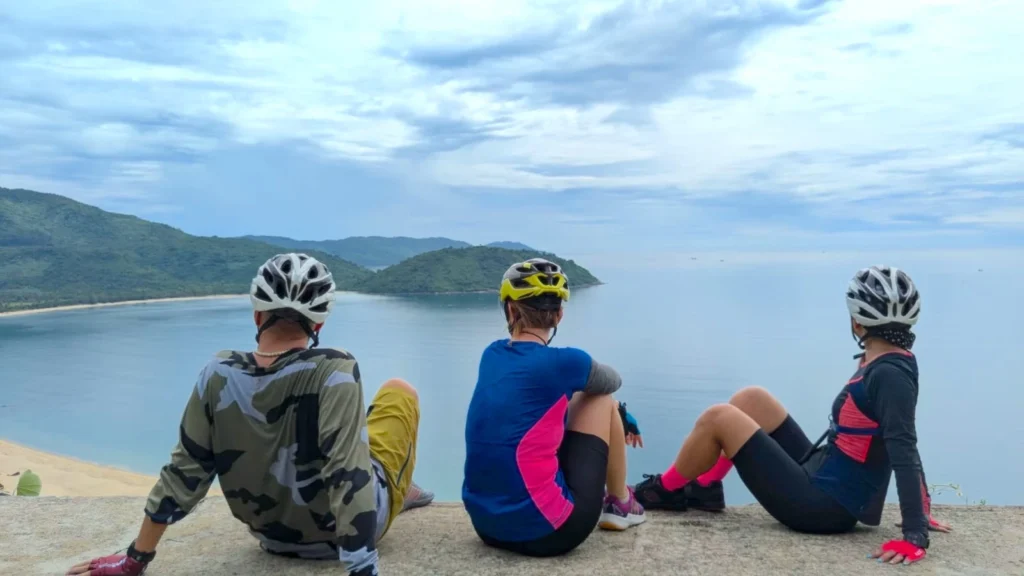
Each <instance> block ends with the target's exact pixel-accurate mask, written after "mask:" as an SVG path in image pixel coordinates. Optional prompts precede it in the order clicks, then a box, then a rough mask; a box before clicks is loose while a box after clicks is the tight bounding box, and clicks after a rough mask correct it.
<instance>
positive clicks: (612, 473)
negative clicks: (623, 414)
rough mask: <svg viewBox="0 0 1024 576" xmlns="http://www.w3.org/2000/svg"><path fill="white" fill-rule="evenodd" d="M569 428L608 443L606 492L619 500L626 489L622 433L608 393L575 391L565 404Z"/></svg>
mask: <svg viewBox="0 0 1024 576" xmlns="http://www.w3.org/2000/svg"><path fill="white" fill-rule="evenodd" d="M568 429H569V430H573V431H576V432H582V433H584V434H592V435H594V436H597V437H598V438H600V439H602V440H604V441H605V442H607V443H608V473H607V477H606V480H605V482H606V485H607V487H608V492H609V493H610V494H613V495H614V496H615V497H617V498H620V499H622V500H627V499H628V498H629V492H628V490H627V489H626V434H625V432H624V431H623V429H622V420H621V419H620V418H619V412H618V402H616V401H615V398H613V397H612V396H610V395H607V394H605V395H593V394H584V393H582V392H577V393H576V394H575V395H573V398H572V401H571V402H570V403H569V425H568Z"/></svg>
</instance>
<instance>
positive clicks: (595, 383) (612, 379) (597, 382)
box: [583, 360, 622, 394]
mask: <svg viewBox="0 0 1024 576" xmlns="http://www.w3.org/2000/svg"><path fill="white" fill-rule="evenodd" d="M620 386H622V376H619V373H618V372H616V371H615V369H614V368H612V367H611V366H608V365H607V364H601V363H600V362H598V361H597V360H591V364H590V377H589V378H587V384H586V386H584V387H583V391H584V392H586V393H587V394H612V393H614V392H615V391H616V390H618V389H619V387H620Z"/></svg>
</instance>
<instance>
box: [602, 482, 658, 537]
mask: <svg viewBox="0 0 1024 576" xmlns="http://www.w3.org/2000/svg"><path fill="white" fill-rule="evenodd" d="M627 489H628V490H629V502H623V501H622V500H619V499H618V498H616V497H615V496H612V495H611V494H605V497H604V509H603V510H602V511H601V519H600V520H599V521H598V523H597V525H598V526H600V527H601V528H603V529H605V530H625V529H627V528H630V527H632V526H636V525H637V524H643V523H644V522H645V521H646V520H647V516H646V515H645V514H644V507H643V506H641V505H640V502H639V501H638V500H637V499H636V495H635V494H633V488H632V487H627Z"/></svg>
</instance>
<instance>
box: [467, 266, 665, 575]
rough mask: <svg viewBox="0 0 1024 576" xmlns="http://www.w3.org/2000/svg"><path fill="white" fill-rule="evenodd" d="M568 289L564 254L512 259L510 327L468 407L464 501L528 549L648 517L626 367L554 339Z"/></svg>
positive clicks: (561, 547) (562, 549)
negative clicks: (623, 389) (631, 450)
mask: <svg viewBox="0 0 1024 576" xmlns="http://www.w3.org/2000/svg"><path fill="white" fill-rule="evenodd" d="M568 299H569V288H568V280H567V278H566V276H565V274H564V273H563V272H562V270H561V268H560V267H559V266H558V265H557V264H555V263H553V262H549V261H547V260H543V259H540V258H534V259H531V260H527V261H526V262H521V263H519V264H515V265H513V266H512V267H511V268H509V269H508V271H507V272H506V273H505V275H504V277H503V278H502V283H501V303H502V308H503V309H504V312H505V320H506V322H507V325H508V330H509V334H510V335H511V338H508V339H502V340H498V341H496V342H494V343H492V344H491V345H490V346H488V347H487V349H486V350H484V353H483V356H482V358H481V359H480V367H479V375H478V380H477V384H476V389H475V390H474V391H473V398H472V401H471V402H470V405H469V413H468V415H467V418H466V462H465V479H464V481H463V485H462V500H463V503H464V504H465V507H466V511H467V512H468V513H469V516H470V519H471V520H472V522H473V527H474V528H475V529H476V532H477V534H478V535H479V536H480V538H481V539H482V540H483V541H484V542H485V543H487V544H489V545H491V546H495V547H498V548H503V549H506V550H510V551H513V552H518V553H520V554H525V555H528V556H557V555H561V554H565V553H567V552H569V551H570V550H572V549H574V548H576V547H577V546H579V545H580V544H581V543H582V542H583V541H584V540H586V538H587V536H589V535H590V533H591V532H593V530H594V528H595V526H597V525H600V526H601V527H602V528H605V529H610V530H625V529H627V528H629V527H631V526H635V525H637V524H640V523H641V522H643V521H644V519H645V517H644V510H643V507H641V506H640V505H639V504H638V503H637V499H636V497H635V496H634V495H633V492H632V490H631V489H630V488H629V487H628V486H627V485H626V444H627V443H629V444H631V445H633V446H634V447H635V446H637V445H641V446H642V438H641V436H640V430H639V429H638V428H637V427H636V420H634V419H633V417H632V416H630V415H629V414H628V413H627V412H626V411H625V406H624V405H620V404H619V403H618V402H616V401H615V399H614V398H613V397H612V396H611V394H612V393H613V392H615V391H616V390H618V388H619V386H620V385H621V384H622V380H621V378H620V377H619V375H618V373H616V372H615V370H613V369H612V368H610V367H608V366H606V365H604V364H600V363H598V362H596V361H594V360H593V359H591V357H590V356H589V355H588V354H587V353H586V352H584V351H582V350H578V349H575V348H554V347H551V346H548V344H549V343H550V342H551V339H552V338H554V335H553V334H552V331H555V332H557V326H558V323H559V322H560V321H561V319H562V312H563V310H562V302H563V301H565V300H568ZM606 486H607V492H606V490H605V488H606Z"/></svg>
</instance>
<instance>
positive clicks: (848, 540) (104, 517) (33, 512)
mask: <svg viewBox="0 0 1024 576" xmlns="http://www.w3.org/2000/svg"><path fill="white" fill-rule="evenodd" d="M143 503H144V499H142V498H134V497H132V498H56V497H42V498H16V497H0V574H11V575H15V574H17V575H19V576H23V575H29V574H63V573H64V571H65V570H66V569H67V568H68V567H69V566H71V565H72V564H73V563H75V562H78V561H81V560H87V559H89V558H91V557H93V556H96V555H101V554H110V553H112V552H115V551H117V550H119V549H121V548H124V547H125V546H127V545H128V543H129V542H130V541H131V539H132V538H133V537H134V535H135V533H136V531H137V530H138V526H139V523H140V522H141V520H142V507H143ZM937 515H938V516H940V517H941V518H942V519H944V520H947V521H949V522H950V523H952V524H953V527H954V532H953V533H951V534H935V535H934V536H933V538H932V548H931V550H930V552H929V557H928V558H926V559H925V560H924V561H923V562H922V563H921V564H918V565H916V566H913V567H896V566H882V565H879V564H878V563H876V562H874V561H873V560H868V559H867V558H866V556H867V554H868V552H869V551H871V550H872V549H873V548H875V547H877V546H878V545H879V544H881V543H882V542H883V541H884V540H886V539H889V538H893V537H898V536H899V531H898V529H897V528H896V527H895V526H894V525H893V524H894V522H896V521H897V519H898V510H897V509H896V508H895V507H890V508H889V509H887V510H886V516H885V518H884V520H883V523H882V525H881V526H880V527H878V528H865V527H862V528H860V529H858V530H857V531H856V532H855V533H853V534H849V535H844V536H831V537H823V536H819V537H814V536H806V535H801V534H796V533H793V532H790V531H788V530H786V529H784V528H783V527H781V526H780V525H779V524H777V523H776V522H774V521H773V520H772V519H771V518H770V517H769V516H768V515H767V514H765V513H764V511H763V510H762V509H761V508H760V507H759V506H745V507H739V508H731V509H729V510H728V511H727V512H725V513H722V514H709V513H701V512H687V513H682V514H667V513H656V512H655V513H649V514H648V516H649V518H648V520H647V522H646V523H645V524H644V525H642V526H640V527H639V528H638V529H634V530H631V531H629V532H625V533H609V532H604V531H601V530H597V531H595V533H594V535H593V536H591V537H590V539H588V540H587V542H585V543H584V544H583V545H582V546H581V547H580V548H578V549H577V550H576V551H575V552H574V553H572V554H570V555H569V556H566V557H563V558H558V559H550V560H546V559H545V560H539V559H529V558H521V557H517V556H514V555H511V554H507V553H504V552H500V551H496V550H493V549H490V548H487V547H486V546H484V545H483V544H481V543H480V542H479V540H478V539H477V537H476V535H475V534H474V533H473V529H472V527H471V526H470V524H469V520H468V518H467V517H466V515H465V512H464V511H463V509H462V506H461V505H458V504H433V505H431V506H429V507H427V508H420V509H416V510H412V511H409V512H407V513H405V514H403V515H402V516H400V517H399V518H398V520H396V523H395V526H394V527H393V528H392V530H391V532H390V533H388V535H387V536H386V537H385V539H384V542H382V543H381V546H380V549H381V554H382V565H381V569H382V573H383V574H386V575H392V574H395V575H403V576H405V575H410V576H412V575H426V574H431V575H433V574H438V575H462V574H464V575H467V576H470V575H471V576H487V575H491V574H514V575H517V576H526V575H534V574H536V575H538V576H539V575H543V576H553V575H563V574H585V575H589V576H597V575H603V574H657V575H663V574H714V575H723V574H729V575H758V576H761V575H765V576H767V575H775V574H814V575H821V574H827V575H829V576H840V575H846V574H849V575H860V574H896V573H906V571H908V570H910V571H912V572H910V573H913V574H915V575H925V574H942V575H947V574H948V575H952V574H978V575H982V574H984V575H987V576H988V575H995V574H1015V575H1021V574H1024V507H1012V508H1011V507H969V508H968V507H937ZM896 571H900V572H896ZM341 573H342V572H341V570H340V566H339V564H337V563H334V562H310V561H301V560H288V559H282V558H276V557H272V556H270V555H268V554H266V553H264V552H262V551H260V549H259V547H258V546H257V544H256V541H255V540H254V539H253V538H252V537H250V536H249V535H248V534H247V533H246V531H245V528H244V527H243V526H242V524H241V523H239V522H238V521H237V520H235V519H234V518H233V517H232V516H231V514H230V513H229V511H228V508H227V505H226V503H225V502H224V499H223V498H220V497H213V498H208V499H207V500H206V501H204V502H203V503H202V504H201V505H200V506H199V508H198V509H197V510H196V511H195V512H194V513H193V514H192V515H190V516H189V517H188V518H186V519H185V520H184V521H182V522H181V523H179V524H177V525H175V526H173V527H172V528H171V529H170V530H169V531H168V532H167V534H166V536H165V537H164V540H163V542H161V545H160V549H159V552H158V555H157V559H156V560H155V561H154V563H153V564H152V566H151V567H150V569H149V570H148V571H147V574H151V575H153V576H166V575H182V576H184V575H189V576H191V575H195V574H210V575H213V574H237V575H255V574H281V575H292V574H294V575H298V574H303V575H307V574H333V575H337V574H341Z"/></svg>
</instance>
